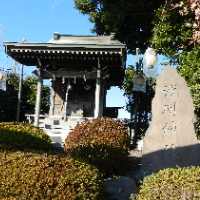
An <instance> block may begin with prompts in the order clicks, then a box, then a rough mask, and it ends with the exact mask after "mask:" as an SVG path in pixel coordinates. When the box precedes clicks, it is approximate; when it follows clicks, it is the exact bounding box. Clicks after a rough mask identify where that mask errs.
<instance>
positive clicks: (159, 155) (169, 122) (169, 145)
mask: <svg viewBox="0 0 200 200" xmlns="http://www.w3.org/2000/svg"><path fill="white" fill-rule="evenodd" d="M194 119H195V118H194V107H193V102H192V98H191V95H190V91H189V88H188V87H187V85H186V82H185V79H184V78H182V77H181V76H180V75H179V74H178V72H177V70H176V69H175V68H173V67H164V68H163V70H162V71H161V73H160V74H159V76H158V77H157V86H156V92H155V97H154V99H153V102H152V122H151V125H150V127H149V129H148V130H147V132H146V134H145V137H144V141H143V142H144V143H143V152H142V153H143V155H142V166H141V168H142V169H145V170H151V171H159V170H160V169H164V168H175V167H176V165H178V166H180V167H187V166H198V165H199V164H200V163H199V143H198V140H197V137H196V134H195V129H194V121H195V120H194Z"/></svg>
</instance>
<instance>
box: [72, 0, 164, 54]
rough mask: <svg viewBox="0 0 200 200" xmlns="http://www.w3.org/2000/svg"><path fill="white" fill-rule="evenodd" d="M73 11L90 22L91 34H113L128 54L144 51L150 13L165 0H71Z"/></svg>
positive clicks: (148, 32)
mask: <svg viewBox="0 0 200 200" xmlns="http://www.w3.org/2000/svg"><path fill="white" fill-rule="evenodd" d="M74 3H75V8H76V9H77V10H78V11H79V12H80V13H82V14H83V15H88V16H89V20H90V22H92V23H94V28H93V29H92V32H93V33H96V34H97V35H108V34H110V33H112V32H114V33H115V37H116V39H118V40H119V41H121V42H122V43H125V44H126V45H127V48H128V50H129V52H130V53H135V49H136V48H140V50H141V51H144V50H145V49H146V48H147V46H148V45H149V44H150V43H149V42H148V41H149V38H150V37H151V35H152V32H151V31H152V28H153V26H152V24H151V21H152V19H153V15H154V14H153V13H154V10H156V9H157V8H158V7H160V6H161V5H163V4H164V3H165V0H142V1H141V0H74Z"/></svg>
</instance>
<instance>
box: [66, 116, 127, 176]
mask: <svg viewBox="0 0 200 200" xmlns="http://www.w3.org/2000/svg"><path fill="white" fill-rule="evenodd" d="M65 151H66V153H68V154H69V155H71V156H79V157H81V158H83V159H85V160H87V161H88V162H89V163H91V164H94V165H95V166H97V167H98V169H99V170H100V171H101V172H102V173H103V174H104V177H105V178H107V177H111V176H112V175H122V174H123V173H124V172H125V170H126V167H127V162H128V151H129V136H128V132H127V129H126V128H125V126H124V125H123V124H122V123H120V122H118V121H115V120H112V119H110V118H106V117H101V118H97V119H93V120H89V121H85V122H83V123H82V124H80V125H78V126H76V127H75V129H74V130H73V131H72V132H70V133H69V135H68V137H67V138H66V141H65Z"/></svg>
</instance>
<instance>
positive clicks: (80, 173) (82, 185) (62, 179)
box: [0, 151, 104, 200]
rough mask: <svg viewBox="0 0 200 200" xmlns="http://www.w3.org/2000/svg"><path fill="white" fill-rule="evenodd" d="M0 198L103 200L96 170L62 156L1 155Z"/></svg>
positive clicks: (23, 153) (36, 154)
mask: <svg viewBox="0 0 200 200" xmlns="http://www.w3.org/2000/svg"><path fill="white" fill-rule="evenodd" d="M0 158H1V159H0V165H1V173H0V180H1V181H0V199H9V200H10V199H13V200H17V199H20V200H21V199H22V200H23V199H34V200H39V199H46V200H48V199H51V200H74V199H76V200H79V199H80V200H86V199H88V200H89V199H91V200H102V199H103V193H104V186H103V179H102V176H101V174H100V172H99V171H98V170H97V168H96V167H94V166H91V165H88V164H86V163H84V162H81V161H78V160H74V159H73V158H70V157H65V156H64V155H60V154H52V155H47V154H39V153H36V152H31V153H30V152H29V153H28V152H20V151H19V152H12V153H11V152H9V153H7V154H6V153H4V152H0Z"/></svg>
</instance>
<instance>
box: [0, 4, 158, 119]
mask: <svg viewBox="0 0 200 200" xmlns="http://www.w3.org/2000/svg"><path fill="white" fill-rule="evenodd" d="M0 25H1V29H2V32H1V35H0V36H1V37H0V41H1V42H2V41H8V42H22V40H23V38H26V41H27V42H47V41H49V40H50V39H51V38H52V37H53V33H54V32H58V33H59V34H69V35H93V34H92V33H91V32H90V29H92V28H93V24H92V23H90V22H89V20H88V16H84V15H82V14H79V13H78V11H77V10H76V9H74V2H73V0H1V8H0ZM159 62H161V61H160V60H159ZM13 64H14V61H13V60H11V59H10V58H8V57H7V56H6V54H5V52H4V47H3V46H2V45H1V46H0V68H4V69H8V68H11V66H12V65H13ZM128 65H135V57H134V56H128V59H127V63H126V66H128ZM33 70H34V67H26V66H25V69H24V71H25V75H26V74H29V75H30V74H31V72H32V71H33ZM17 71H18V70H17ZM125 101H126V98H125V97H123V92H122V91H120V90H119V89H118V88H112V89H111V90H109V91H108V95H107V106H108V107H111V106H113V107H115V106H116V107H122V106H125ZM119 117H122V118H129V117H130V115H129V113H127V112H126V111H125V110H122V109H121V110H120V111H119Z"/></svg>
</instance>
